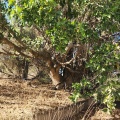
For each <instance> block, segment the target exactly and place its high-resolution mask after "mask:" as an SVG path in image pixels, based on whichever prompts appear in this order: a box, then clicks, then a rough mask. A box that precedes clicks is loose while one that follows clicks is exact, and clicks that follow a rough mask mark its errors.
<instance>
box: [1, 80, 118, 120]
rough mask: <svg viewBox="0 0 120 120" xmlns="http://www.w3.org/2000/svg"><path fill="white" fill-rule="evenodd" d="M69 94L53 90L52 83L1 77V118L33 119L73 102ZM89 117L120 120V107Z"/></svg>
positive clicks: (10, 119)
mask: <svg viewBox="0 0 120 120" xmlns="http://www.w3.org/2000/svg"><path fill="white" fill-rule="evenodd" d="M69 96H70V93H69V92H66V91H65V90H57V91H56V90H53V86H52V85H51V84H41V83H40V82H38V81H37V80H34V81H32V82H30V81H24V80H12V79H10V80H8V79H0V120H33V117H34V116H35V115H36V114H37V113H38V112H41V113H44V112H45V111H47V110H55V109H56V108H57V107H59V106H60V107H64V106H67V105H70V104H72V101H71V100H70V99H69ZM82 100H83V99H81V101H82ZM81 116H84V115H82V113H80V115H78V116H77V119H76V120H81V118H82V117H81ZM89 119H91V120H120V109H116V110H115V111H114V112H113V115H107V114H106V113H103V112H102V111H100V112H99V111H98V112H96V113H95V114H94V116H92V117H91V118H89ZM41 120H42V119H41Z"/></svg>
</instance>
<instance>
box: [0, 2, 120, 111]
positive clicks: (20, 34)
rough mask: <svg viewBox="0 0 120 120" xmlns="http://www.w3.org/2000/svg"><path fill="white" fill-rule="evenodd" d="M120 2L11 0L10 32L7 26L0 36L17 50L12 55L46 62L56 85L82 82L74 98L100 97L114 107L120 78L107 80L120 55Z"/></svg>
mask: <svg viewBox="0 0 120 120" xmlns="http://www.w3.org/2000/svg"><path fill="white" fill-rule="evenodd" d="M6 2H7V1H6ZM3 4H4V3H3ZM119 6H120V2H119V0H115V1H114V0H104V1H103V0H83V1H79V0H56V1H55V0H44V1H43V0H30V1H27V0H17V1H15V0H8V7H7V8H6V7H5V9H6V11H7V15H8V17H9V19H10V24H9V28H7V29H8V30H9V31H8V33H9V35H10V36H7V37H5V33H6V31H7V30H6V31H5V32H2V34H3V35H2V37H0V40H1V42H2V43H4V44H8V45H9V46H11V47H13V48H14V50H15V51H16V52H15V53H13V51H12V52H9V54H14V55H18V54H20V55H22V56H24V57H27V58H29V59H31V58H35V59H39V60H42V61H45V62H46V63H47V66H48V67H49V69H50V72H49V75H50V77H51V79H52V81H53V84H54V85H55V86H56V87H61V86H64V85H65V84H67V85H68V86H69V85H70V84H72V83H73V82H80V83H76V84H74V85H73V87H74V88H75V93H74V94H73V97H71V98H72V99H74V100H76V99H77V98H78V97H80V95H81V94H82V95H85V96H87V97H88V96H94V97H95V98H96V99H97V100H99V96H101V95H102V97H101V100H100V101H102V102H103V103H105V104H107V107H108V108H110V109H112V108H113V107H114V101H115V99H116V98H117V99H119V97H120V91H119V89H120V86H118V85H117V84H119V81H117V80H116V81H114V80H111V81H110V82H108V78H109V76H110V75H111V74H112V72H113V70H114V66H115V64H116V63H117V62H119V58H120V54H119V48H118V47H119V46H118V44H117V43H115V44H113V40H112V37H111V35H112V34H113V33H114V32H117V31H119V29H120V16H119V11H120V7H119ZM13 23H16V24H17V27H16V26H15V25H14V24H13ZM31 28H32V29H33V30H34V35H35V36H34V37H33V36H31V35H30V34H27V33H30V32H27V30H28V31H30V30H31ZM13 38H14V42H13ZM7 52H8V51H7ZM116 53H117V54H116ZM115 87H116V89H115ZM113 88H114V89H113ZM80 91H81V92H80ZM89 91H90V92H89ZM106 93H107V94H106ZM108 98H109V101H108V100H107V99H108Z"/></svg>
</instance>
